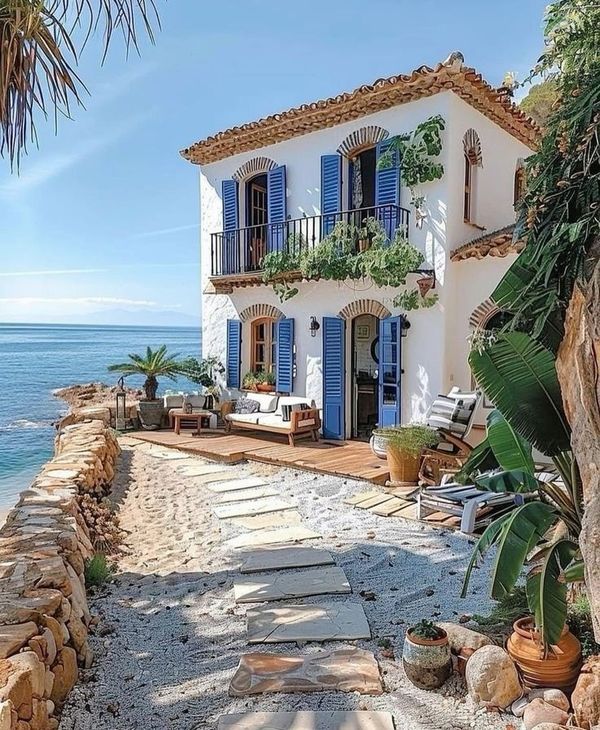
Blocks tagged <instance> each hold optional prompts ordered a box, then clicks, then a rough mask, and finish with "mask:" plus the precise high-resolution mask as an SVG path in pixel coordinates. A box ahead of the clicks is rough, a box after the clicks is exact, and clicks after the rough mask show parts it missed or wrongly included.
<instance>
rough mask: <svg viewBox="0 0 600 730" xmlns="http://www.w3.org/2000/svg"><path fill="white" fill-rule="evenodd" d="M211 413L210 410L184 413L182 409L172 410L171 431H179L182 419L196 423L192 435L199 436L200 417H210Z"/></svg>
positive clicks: (200, 428)
mask: <svg viewBox="0 0 600 730" xmlns="http://www.w3.org/2000/svg"><path fill="white" fill-rule="evenodd" d="M212 415H213V414H212V413H211V412H210V411H195V412H194V413H186V412H185V411H183V410H177V411H172V412H171V416H172V418H173V431H174V432H175V433H176V434H180V433H181V424H182V422H183V421H193V422H195V424H196V431H195V433H193V434H192V436H199V435H200V431H201V430H202V419H203V418H207V419H209V420H210V417H211V416H212Z"/></svg>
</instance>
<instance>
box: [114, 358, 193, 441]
mask: <svg viewBox="0 0 600 730" xmlns="http://www.w3.org/2000/svg"><path fill="white" fill-rule="evenodd" d="M178 357H179V355H170V354H169V353H168V352H167V346H166V345H162V346H161V347H159V348H158V349H157V350H152V348H150V347H148V348H147V349H146V354H145V355H135V354H132V355H129V361H128V362H123V363H117V364H116V365H109V367H108V370H109V372H118V373H123V376H124V377H128V376H129V375H143V376H144V378H145V380H144V384H143V386H142V388H143V390H144V398H142V399H140V402H139V404H138V411H139V417H140V423H141V424H142V428H145V429H146V430H148V431H152V430H155V429H157V428H160V425H161V422H162V417H163V402H162V400H161V399H160V398H157V397H156V391H157V390H158V378H159V377H161V378H169V380H177V376H178V375H181V374H182V373H183V370H184V368H183V363H182V362H180V361H179V360H178V359H177V358H178Z"/></svg>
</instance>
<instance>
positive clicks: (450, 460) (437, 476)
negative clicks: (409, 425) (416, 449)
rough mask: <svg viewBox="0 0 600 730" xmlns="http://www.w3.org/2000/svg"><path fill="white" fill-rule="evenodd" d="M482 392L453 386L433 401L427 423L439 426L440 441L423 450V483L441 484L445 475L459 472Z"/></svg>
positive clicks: (470, 448) (467, 449)
mask: <svg viewBox="0 0 600 730" xmlns="http://www.w3.org/2000/svg"><path fill="white" fill-rule="evenodd" d="M480 396H481V394H480V392H479V391H477V390H476V391H461V390H460V389H459V388H456V387H454V388H452V390H451V391H450V392H449V393H448V395H438V397H437V398H436V399H435V401H434V402H433V404H432V406H431V409H430V411H429V415H428V417H427V425H428V426H431V427H432V428H436V429H437V430H438V432H439V434H440V443H439V444H438V445H437V447H436V448H435V449H426V450H425V451H424V452H423V457H422V459H421V466H420V469H419V482H420V483H421V484H431V485H437V484H441V482H442V479H443V477H444V476H445V475H448V474H455V473H456V472H457V471H460V469H461V467H462V466H463V464H464V463H465V461H466V459H467V457H468V456H469V454H470V453H471V451H472V447H471V446H470V445H469V444H468V443H467V442H466V441H465V439H466V437H467V436H468V434H469V432H470V430H471V428H472V426H473V420H474V417H475V411H476V409H477V404H478V403H479V398H480Z"/></svg>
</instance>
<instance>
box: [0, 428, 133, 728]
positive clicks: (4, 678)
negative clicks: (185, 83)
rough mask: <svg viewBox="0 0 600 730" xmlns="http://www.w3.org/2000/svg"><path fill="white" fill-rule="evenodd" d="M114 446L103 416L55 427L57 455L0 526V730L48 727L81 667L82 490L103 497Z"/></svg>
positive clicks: (85, 658) (90, 549) (86, 617)
mask: <svg viewBox="0 0 600 730" xmlns="http://www.w3.org/2000/svg"><path fill="white" fill-rule="evenodd" d="M118 454H119V446H118V443H117V439H116V437H115V435H114V433H113V432H112V431H111V430H110V429H109V428H107V426H106V425H105V423H104V422H103V421H101V420H93V421H89V420H88V421H84V422H82V423H78V424H75V425H71V426H68V427H66V428H64V429H62V430H61V431H60V432H59V434H58V436H57V439H56V444H55V456H54V458H53V459H52V460H51V461H50V462H48V463H47V464H46V466H45V467H44V468H43V469H42V471H41V473H40V474H39V475H38V476H37V477H36V479H35V480H34V482H33V484H32V485H31V487H30V488H29V489H28V490H26V491H25V492H23V493H22V494H21V497H20V500H19V502H18V504H17V505H16V507H15V508H14V509H13V510H12V511H11V512H10V514H9V516H8V518H7V521H6V524H5V525H4V527H3V528H2V530H0V730H15V729H16V728H18V730H53V729H55V728H57V727H58V720H57V718H56V716H55V715H56V711H57V709H60V707H61V705H62V704H63V703H64V701H65V699H66V697H67V695H68V693H69V691H70V690H71V688H72V687H73V685H74V683H75V682H76V680H77V674H78V666H85V667H89V666H90V664H91V662H92V659H93V656H92V652H91V649H90V647H89V645H88V642H87V634H88V625H89V622H90V620H91V616H90V611H89V608H88V604H87V598H86V591H85V578H84V566H85V564H86V561H87V560H89V558H91V557H92V555H93V554H94V546H93V544H92V540H91V539H90V530H89V528H88V525H87V524H86V521H85V517H84V514H83V512H82V510H81V507H80V499H81V496H82V495H86V494H87V495H101V494H106V493H107V491H108V489H109V486H110V483H111V481H112V479H113V477H114V473H115V464H116V460H117V457H118Z"/></svg>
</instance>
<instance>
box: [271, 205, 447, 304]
mask: <svg viewBox="0 0 600 730" xmlns="http://www.w3.org/2000/svg"><path fill="white" fill-rule="evenodd" d="M423 260H424V257H423V254H422V253H421V252H420V251H419V250H418V249H416V248H415V247H414V246H412V245H411V244H410V243H409V242H408V241H407V240H406V238H405V237H404V235H403V234H402V232H401V230H400V229H398V230H397V231H396V233H395V235H394V237H393V239H392V240H391V241H389V239H388V237H387V235H386V232H385V230H384V229H383V227H382V225H381V223H379V221H378V220H376V219H375V218H367V219H365V220H364V221H363V222H362V224H361V226H356V225H354V224H353V223H346V222H343V221H340V222H338V223H337V224H336V225H335V226H334V227H333V229H332V230H331V232H330V233H329V234H328V235H327V236H325V237H324V238H323V239H322V240H321V241H320V242H319V243H318V244H317V245H316V246H314V247H312V248H308V247H306V246H303V245H302V241H299V240H297V238H295V239H294V240H293V241H291V240H290V241H288V245H287V247H286V250H285V251H272V252H270V253H268V254H266V256H265V257H264V258H263V262H262V268H263V281H264V282H265V283H266V284H270V285H271V286H272V287H273V290H274V291H275V293H276V294H277V295H278V297H279V299H280V301H282V302H284V301H287V300H288V299H291V298H292V297H294V296H295V295H296V294H297V293H298V288H297V287H294V286H292V282H293V281H294V280H297V278H298V275H300V276H301V277H302V278H303V279H313V280H315V279H325V280H330V281H346V280H348V279H350V280H359V279H370V280H371V281H372V282H373V284H375V285H376V286H391V287H400V286H404V285H405V284H406V279H407V276H408V274H409V273H411V272H416V271H417V270H418V268H419V267H420V266H421V264H422V263H423ZM397 299H398V301H401V302H402V304H398V305H397V306H402V307H403V308H404V309H416V308H417V307H419V306H425V307H429V306H432V305H433V304H435V301H437V297H435V296H431V297H422V296H421V295H420V293H419V291H418V290H417V289H415V290H414V291H412V292H409V291H407V292H402V293H401V294H400V295H398V297H397Z"/></svg>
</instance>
